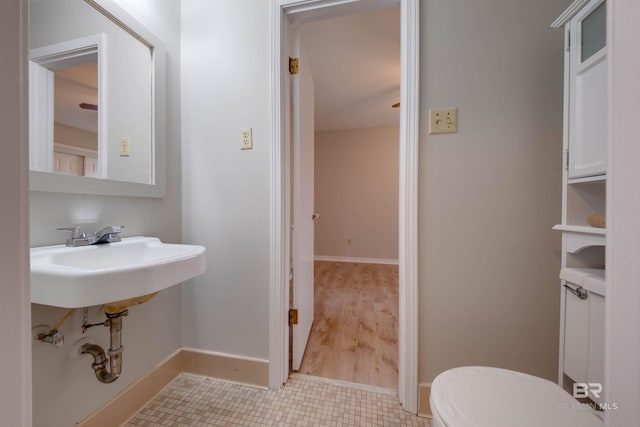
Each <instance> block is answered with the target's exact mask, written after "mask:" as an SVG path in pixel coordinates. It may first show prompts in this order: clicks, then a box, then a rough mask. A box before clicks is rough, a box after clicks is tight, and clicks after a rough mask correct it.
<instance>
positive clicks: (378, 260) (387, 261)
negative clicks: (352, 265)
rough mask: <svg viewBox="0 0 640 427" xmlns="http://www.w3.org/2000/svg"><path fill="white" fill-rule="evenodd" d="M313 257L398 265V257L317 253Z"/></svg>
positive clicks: (327, 259)
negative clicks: (345, 255)
mask: <svg viewBox="0 0 640 427" xmlns="http://www.w3.org/2000/svg"><path fill="white" fill-rule="evenodd" d="M313 259H314V260H316V261H332V262H357V263H361V264H387V265H398V260H397V259H386V258H363V257H344V256H328V255H316V256H315V257H314V258H313Z"/></svg>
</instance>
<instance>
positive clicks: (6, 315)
mask: <svg viewBox="0 0 640 427" xmlns="http://www.w3.org/2000/svg"><path fill="white" fill-rule="evenodd" d="M26 12H27V1H26V0H11V1H3V2H1V3H0V58H1V61H2V62H1V64H2V65H1V66H0V75H2V78H1V79H0V129H2V132H1V133H0V146H2V156H0V182H1V183H2V185H0V200H2V203H0V223H1V224H2V227H3V232H2V241H1V242H0V272H1V278H0V324H2V328H0V342H2V343H3V344H2V350H1V355H0V360H2V363H0V378H2V381H0V414H1V417H2V420H1V421H0V423H1V424H2V425H7V426H22V427H30V426H31V352H30V349H29V347H30V345H31V343H30V340H29V331H30V322H29V311H30V307H29V301H30V298H31V295H30V290H29V246H28V240H29V228H28V227H29V223H28V221H27V212H28V209H29V207H28V197H27V195H28V191H29V184H28V178H27V177H28V169H29V163H28V147H29V137H28V122H27V119H28V117H29V115H28V110H27V108H28V106H27V102H28V92H27V90H28V88H27V83H26V80H25V79H23V78H22V76H23V75H24V73H25V72H26V65H27V62H26V61H27V50H26V41H27V16H26Z"/></svg>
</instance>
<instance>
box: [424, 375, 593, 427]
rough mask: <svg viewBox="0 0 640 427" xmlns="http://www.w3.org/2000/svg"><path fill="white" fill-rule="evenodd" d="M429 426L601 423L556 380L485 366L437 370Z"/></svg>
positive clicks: (590, 426) (570, 426) (560, 426)
mask: <svg viewBox="0 0 640 427" xmlns="http://www.w3.org/2000/svg"><path fill="white" fill-rule="evenodd" d="M431 412H432V414H433V424H432V425H433V427H574V426H575V427H602V426H603V425H604V424H603V422H602V421H601V420H600V419H599V418H598V417H597V416H596V415H595V414H594V412H593V411H592V410H591V409H590V408H589V407H588V406H586V405H582V404H580V403H579V402H578V401H577V400H575V399H574V398H573V397H572V396H571V395H570V394H569V393H567V392H566V391H564V390H563V389H562V388H560V387H559V386H558V385H557V384H555V383H552V382H551V381H547V380H545V379H542V378H538V377H534V376H531V375H527V374H523V373H520V372H515V371H509V370H506V369H499V368H489V367H476V366H469V367H462V368H455V369H451V370H448V371H445V372H443V373H442V374H440V375H438V376H437V377H436V379H435V380H434V381H433V383H432V385H431Z"/></svg>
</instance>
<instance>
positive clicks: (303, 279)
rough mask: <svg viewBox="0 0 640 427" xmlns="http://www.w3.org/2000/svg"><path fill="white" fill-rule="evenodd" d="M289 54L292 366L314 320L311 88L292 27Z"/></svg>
mask: <svg viewBox="0 0 640 427" xmlns="http://www.w3.org/2000/svg"><path fill="white" fill-rule="evenodd" d="M292 41H293V43H292V44H293V46H292V52H293V53H292V54H291V56H292V57H295V58H299V62H298V64H299V67H298V74H297V75H292V76H291V98H292V99H291V102H292V110H293V111H292V112H293V121H292V133H293V138H292V144H293V156H292V160H293V179H292V187H293V188H292V193H293V219H292V225H293V227H292V233H293V235H292V248H291V251H292V254H291V257H292V265H293V301H292V307H293V308H294V309H297V310H298V324H297V325H293V336H292V340H293V342H292V351H293V354H292V369H293V370H294V371H297V370H299V369H300V364H301V362H302V356H303V355H304V350H305V347H306V346H307V340H308V339H309V332H310V331H311V324H312V323H313V255H314V249H313V221H314V212H313V208H314V206H313V174H314V171H313V151H314V88H313V79H312V77H311V71H310V70H309V66H308V63H307V61H306V58H305V53H304V48H303V46H302V44H301V42H300V36H299V34H298V32H297V31H296V30H293V37H292Z"/></svg>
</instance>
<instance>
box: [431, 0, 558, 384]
mask: <svg viewBox="0 0 640 427" xmlns="http://www.w3.org/2000/svg"><path fill="white" fill-rule="evenodd" d="M569 3H570V2H569V0H563V1H560V2H558V1H556V0H541V1H536V2H531V1H526V0H517V1H514V0H483V1H476V2H469V1H466V0H447V1H426V2H421V7H422V9H421V13H420V15H421V40H420V42H421V45H420V49H421V73H420V75H421V82H420V87H421V105H420V110H421V111H420V122H421V129H420V135H421V143H420V144H421V145H420V160H419V161H420V184H419V185H420V188H419V198H420V206H419V209H420V215H419V230H420V231H419V233H420V237H419V251H420V253H419V258H420V263H419V286H420V288H419V319H420V320H419V321H420V326H419V341H420V346H419V354H420V360H419V371H420V374H419V375H420V381H421V382H430V381H432V380H433V378H434V377H435V376H436V375H437V374H438V373H440V372H442V371H443V370H446V369H449V368H453V367H456V366H460V365H491V366H499V367H503V368H511V369H515V370H519V371H524V372H527V373H530V374H533V375H538V376H542V377H545V378H548V379H556V378H557V363H558V333H559V310H560V298H559V297H560V291H559V282H558V272H559V268H560V264H559V262H560V254H559V250H560V235H559V233H557V232H555V231H552V230H551V227H552V226H553V225H554V224H557V223H558V222H559V221H560V214H561V172H562V90H563V89H562V87H563V33H562V31H559V30H553V29H551V28H550V27H549V25H550V23H551V22H552V21H553V20H554V18H555V17H556V16H557V15H559V14H560V13H561V12H562V11H563V10H564V8H566V7H567V6H568V4H569ZM438 107H458V118H459V123H458V133H457V134H451V135H428V134H427V129H428V125H427V124H428V109H429V108H438Z"/></svg>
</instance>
